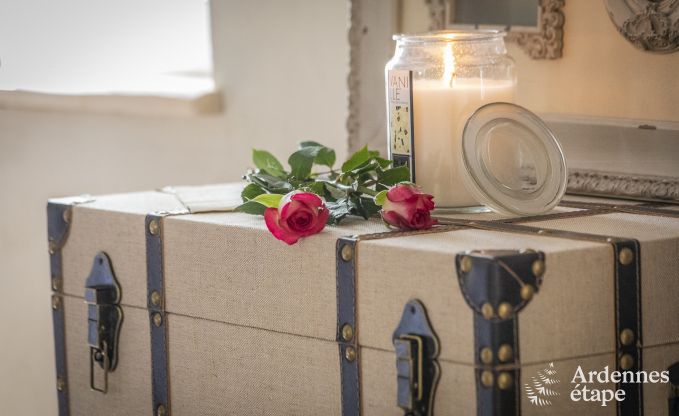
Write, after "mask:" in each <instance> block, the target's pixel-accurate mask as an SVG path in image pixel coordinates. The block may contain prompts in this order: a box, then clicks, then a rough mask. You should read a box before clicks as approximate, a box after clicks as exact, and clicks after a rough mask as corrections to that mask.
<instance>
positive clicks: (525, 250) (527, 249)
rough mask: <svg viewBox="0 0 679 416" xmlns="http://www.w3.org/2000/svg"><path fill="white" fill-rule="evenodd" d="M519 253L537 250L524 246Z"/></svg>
mask: <svg viewBox="0 0 679 416" xmlns="http://www.w3.org/2000/svg"><path fill="white" fill-rule="evenodd" d="M519 253H521V254H526V253H535V250H533V249H532V248H522V249H520V250H519Z"/></svg>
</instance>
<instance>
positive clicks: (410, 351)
mask: <svg viewBox="0 0 679 416" xmlns="http://www.w3.org/2000/svg"><path fill="white" fill-rule="evenodd" d="M392 341H393V343H394V348H395V349H396V377H397V393H396V397H397V404H398V406H399V407H400V408H402V409H403V410H404V411H405V414H406V415H409V416H410V415H412V416H430V415H432V414H433V411H434V393H435V391H436V385H437V383H438V380H439V376H440V372H441V371H440V368H439V364H438V362H437V361H436V357H438V354H439V341H438V337H437V336H436V334H435V333H434V331H433V330H432V328H431V325H430V324H429V319H428V318H427V312H426V310H425V308H424V305H422V303H421V302H420V301H419V300H416V299H413V300H410V301H409V302H408V303H407V304H406V306H405V308H404V310H403V315H402V316H401V322H400V323H399V325H398V327H397V328H396V331H394V335H393V336H392Z"/></svg>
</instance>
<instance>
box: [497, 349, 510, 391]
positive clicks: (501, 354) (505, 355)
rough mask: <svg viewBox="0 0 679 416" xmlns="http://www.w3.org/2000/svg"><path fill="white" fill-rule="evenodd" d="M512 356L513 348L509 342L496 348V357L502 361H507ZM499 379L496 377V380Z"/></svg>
mask: <svg viewBox="0 0 679 416" xmlns="http://www.w3.org/2000/svg"><path fill="white" fill-rule="evenodd" d="M513 356H514V350H512V346H511V345H509V344H502V345H500V348H498V349H497V358H498V359H499V360H500V361H502V362H505V363H506V362H507V361H511V360H512V357H513ZM499 381H500V380H499V379H498V382H499Z"/></svg>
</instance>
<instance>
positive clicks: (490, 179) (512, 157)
mask: <svg viewBox="0 0 679 416" xmlns="http://www.w3.org/2000/svg"><path fill="white" fill-rule="evenodd" d="M504 35H505V33H504V32H502V31H496V30H476V31H442V32H433V33H427V34H421V35H395V36H394V40H395V41H396V51H395V54H394V57H393V58H392V59H391V60H390V61H389V62H388V63H387V65H386V68H385V76H386V87H387V111H388V120H387V123H388V132H389V156H390V158H391V159H392V160H393V161H394V165H395V166H399V165H407V166H409V168H410V171H411V178H412V180H413V182H415V183H417V185H419V186H420V187H421V188H422V189H423V191H424V192H426V193H429V194H432V195H434V197H435V202H436V206H437V207H445V208H462V207H473V206H479V205H488V206H490V207H492V208H494V209H495V210H497V211H501V212H506V213H520V214H525V213H535V212H544V211H546V210H548V209H551V208H552V207H553V206H554V205H556V203H558V200H560V198H561V196H562V195H563V191H564V190H565V175H566V173H565V162H564V161H563V155H562V153H561V149H560V147H559V145H558V143H557V142H556V139H555V138H554V136H553V135H552V134H551V132H550V131H549V129H548V128H547V127H546V126H545V125H544V123H542V121H541V120H540V119H539V118H538V117H537V116H535V115H534V114H532V113H530V112H528V111H527V110H525V109H523V108H521V107H518V106H514V105H513V104H511V103H513V102H514V101H515V96H516V71H515V67H514V61H513V60H512V59H511V58H510V57H509V56H508V55H507V50H506V48H505V43H504ZM492 103H504V104H503V105H502V106H500V105H493V104H492ZM481 109H483V111H480V110H481ZM479 113H481V114H479ZM481 121H483V124H482V125H481V124H479V123H480V122H481ZM470 125H471V127H470ZM472 135H473V137H472ZM536 143H537V144H536ZM465 150H466V151H467V153H466V154H465ZM474 170H475V172H474ZM539 175H542V177H537V176H539ZM545 191H548V192H546V193H545ZM502 193H504V196H503V195H500V194H502ZM543 194H544V195H543ZM496 197H497V198H496ZM496 199H497V200H499V202H498V201H496Z"/></svg>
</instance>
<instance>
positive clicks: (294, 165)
mask: <svg viewBox="0 0 679 416" xmlns="http://www.w3.org/2000/svg"><path fill="white" fill-rule="evenodd" d="M319 149H320V148H319V147H303V148H301V149H299V150H298V151H296V152H295V153H293V154H291V155H290V157H289V158H288V164H289V165H290V168H291V169H292V172H291V173H290V174H291V175H292V176H293V177H295V178H297V179H306V178H308V177H309V174H310V173H311V167H312V166H313V164H314V159H316V155H318V151H319Z"/></svg>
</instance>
